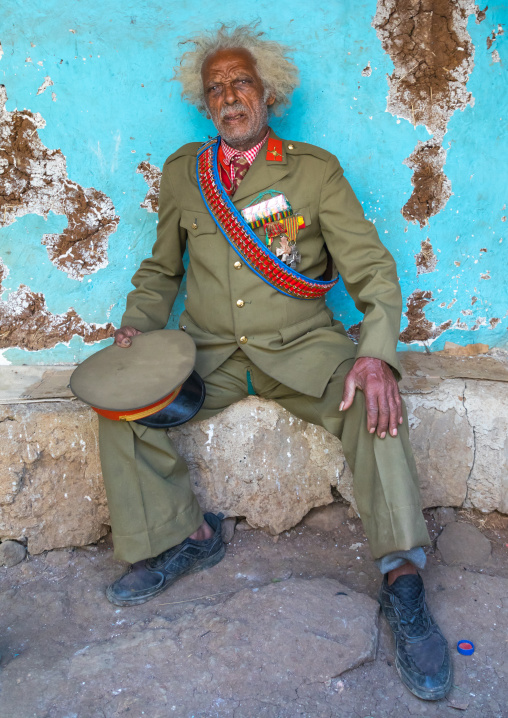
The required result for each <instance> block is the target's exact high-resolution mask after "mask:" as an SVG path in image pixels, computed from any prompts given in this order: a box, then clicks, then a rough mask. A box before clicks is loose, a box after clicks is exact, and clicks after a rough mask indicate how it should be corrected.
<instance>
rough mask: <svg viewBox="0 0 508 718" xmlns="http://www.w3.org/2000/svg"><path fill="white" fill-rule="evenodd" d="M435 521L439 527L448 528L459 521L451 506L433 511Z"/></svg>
mask: <svg viewBox="0 0 508 718" xmlns="http://www.w3.org/2000/svg"><path fill="white" fill-rule="evenodd" d="M432 514H433V516H434V520H435V521H436V523H437V524H439V526H446V525H447V524H451V523H453V522H454V521H457V513H456V511H455V509H454V508H452V507H451V506H440V507H439V508H437V509H434V511H432Z"/></svg>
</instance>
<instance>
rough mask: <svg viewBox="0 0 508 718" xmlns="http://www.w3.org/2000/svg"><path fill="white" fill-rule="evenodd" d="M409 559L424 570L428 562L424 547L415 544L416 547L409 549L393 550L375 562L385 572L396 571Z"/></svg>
mask: <svg viewBox="0 0 508 718" xmlns="http://www.w3.org/2000/svg"><path fill="white" fill-rule="evenodd" d="M408 561H409V563H412V564H413V566H416V568H419V569H420V570H421V571H423V569H424V568H425V564H426V563H427V556H426V555H425V551H424V550H423V547H422V546H415V548H412V549H409V551H393V552H392V553H389V554H386V556H382V557H381V558H378V559H376V561H375V564H376V566H377V567H378V569H379V570H380V571H381V573H383V574H384V573H388V572H389V571H394V570H395V569H396V568H400V567H401V566H403V565H404V564H405V563H407V562H408Z"/></svg>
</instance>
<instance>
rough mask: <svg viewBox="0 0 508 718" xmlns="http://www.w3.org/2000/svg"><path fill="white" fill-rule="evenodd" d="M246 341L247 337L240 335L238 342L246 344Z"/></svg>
mask: <svg viewBox="0 0 508 718" xmlns="http://www.w3.org/2000/svg"><path fill="white" fill-rule="evenodd" d="M248 341H249V340H248V339H247V337H240V344H247V342H248Z"/></svg>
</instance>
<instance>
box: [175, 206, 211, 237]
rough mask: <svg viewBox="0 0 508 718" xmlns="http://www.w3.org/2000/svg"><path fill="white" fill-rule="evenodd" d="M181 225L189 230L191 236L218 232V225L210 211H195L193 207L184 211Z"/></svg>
mask: <svg viewBox="0 0 508 718" xmlns="http://www.w3.org/2000/svg"><path fill="white" fill-rule="evenodd" d="M180 226H181V227H184V228H185V229H186V230H187V232H188V234H189V236H190V237H199V236H201V235H205V234H215V233H216V232H217V225H216V224H215V222H214V221H213V217H212V216H211V215H210V214H209V213H208V212H193V211H192V210H191V209H184V210H183V211H182V216H181V218H180Z"/></svg>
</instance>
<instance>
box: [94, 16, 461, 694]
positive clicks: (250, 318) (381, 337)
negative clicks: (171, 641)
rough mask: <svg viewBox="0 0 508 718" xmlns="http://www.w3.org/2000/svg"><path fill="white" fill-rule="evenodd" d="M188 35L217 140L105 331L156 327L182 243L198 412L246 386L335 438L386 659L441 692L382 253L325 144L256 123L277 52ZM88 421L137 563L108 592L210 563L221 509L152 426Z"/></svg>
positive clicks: (223, 37) (151, 588)
mask: <svg viewBox="0 0 508 718" xmlns="http://www.w3.org/2000/svg"><path fill="white" fill-rule="evenodd" d="M191 42H192V43H193V44H194V49H193V50H190V51H189V52H187V53H185V55H184V56H183V58H182V62H181V64H180V67H179V69H178V71H177V77H178V79H179V80H180V81H181V83H182V85H183V95H184V96H185V97H186V98H187V99H188V100H190V101H191V102H193V103H195V104H196V105H197V106H198V107H199V109H200V110H202V111H204V112H206V114H207V117H209V118H211V120H212V122H213V123H214V125H215V128H216V130H217V132H218V133H219V137H217V138H215V139H214V140H211V141H210V142H209V143H206V144H205V145H204V146H200V144H199V143H190V144H187V145H184V146H183V147H181V148H180V149H179V150H177V151H176V152H175V153H174V154H172V155H171V156H170V157H169V158H168V159H167V161H166V163H165V165H164V171H163V174H162V181H161V189H160V199H159V204H160V210H159V224H158V228H157V241H156V243H155V245H154V247H153V253H152V257H151V258H148V259H145V260H144V261H143V262H142V264H141V267H140V269H139V270H138V271H137V272H136V274H135V275H134V278H133V280H132V281H133V284H134V286H135V289H134V291H132V292H131V293H130V294H129V296H128V298H127V309H126V312H125V314H124V316H123V319H122V327H121V329H119V330H118V331H117V332H116V334H115V341H116V343H117V344H118V345H119V346H120V347H125V349H126V351H127V350H128V347H129V345H130V344H131V337H133V336H135V335H136V334H139V333H140V332H147V331H151V330H154V329H162V328H164V327H165V326H166V323H167V320H168V317H169V314H170V311H171V308H172V306H173V302H174V300H175V297H176V295H177V292H178V288H179V286H180V283H181V280H182V277H183V275H184V273H185V270H184V265H183V259H182V258H183V254H184V251H185V249H186V247H187V248H188V252H189V265H188V269H187V300H186V305H185V311H184V312H183V314H182V316H181V318H180V328H181V329H183V330H184V331H186V332H188V333H189V335H190V336H191V337H192V338H193V340H194V342H195V344H196V346H197V364H196V369H197V371H198V372H199V374H200V375H201V376H202V377H203V378H204V380H205V384H206V392H207V395H206V400H205V404H204V405H203V408H202V409H201V411H200V412H199V413H198V415H197V417H196V419H198V420H200V419H205V418H209V417H211V416H213V415H214V414H216V413H218V412H219V411H221V410H223V409H224V408H226V407H227V406H229V405H230V404H231V403H232V402H235V401H238V400H240V399H242V398H244V397H246V396H247V395H248V394H249V393H256V394H257V395H259V396H261V397H265V398H267V399H272V400H274V401H277V402H279V403H280V404H281V405H282V406H284V407H285V408H286V409H288V410H289V411H291V412H292V413H293V414H295V415H296V416H298V417H301V418H302V419H305V420H306V421H309V422H312V423H315V424H319V425H321V426H323V427H325V429H327V430H328V431H330V432H331V433H333V434H334V435H335V436H337V437H339V438H340V439H341V441H342V445H343V448H344V453H345V455H346V458H347V461H348V463H349V466H350V467H351V469H352V471H353V474H354V491H355V497H356V501H357V504H358V508H359V511H360V514H361V518H362V521H363V525H364V528H365V532H366V534H367V537H368V540H369V544H370V548H371V551H372V554H373V556H374V559H375V560H376V563H377V565H378V567H379V568H380V570H381V572H382V573H383V574H384V580H383V584H382V587H381V592H380V597H379V602H380V604H381V607H382V610H383V612H384V614H385V616H386V618H387V619H388V621H389V623H390V626H391V628H392V630H393V633H394V636H395V641H396V652H397V668H398V670H399V673H400V675H401V677H402V679H403V681H404V682H405V684H406V685H407V686H408V687H409V688H410V690H412V691H413V692H414V693H415V694H416V695H418V696H419V697H421V698H424V699H428V700H435V699H438V698H442V697H443V696H444V695H446V693H447V691H448V690H449V688H450V685H451V667H450V659H449V654H448V648H447V644H446V641H445V639H444V638H443V636H442V634H441V632H440V630H439V628H438V627H437V625H436V624H435V622H434V621H433V619H432V617H431V616H430V614H429V612H428V609H427V607H426V604H425V596H424V588H423V583H422V580H421V578H420V576H419V575H418V571H417V569H418V568H420V569H422V568H423V567H424V564H425V554H424V551H423V548H422V546H424V545H426V544H428V543H429V537H428V533H427V529H426V525H425V522H424V519H423V516H422V513H421V508H420V500H419V491H418V480H417V476H416V470H415V465H414V460H413V456H412V453H411V448H410V445H409V440H408V427H407V419H406V416H405V409H404V406H403V403H402V400H401V398H400V396H399V391H398V387H397V377H398V376H399V364H398V361H397V357H396V352H395V349H396V345H397V338H398V333H399V322H400V312H401V296H400V289H399V284H398V280H397V273H396V267H395V263H394V261H393V259H392V257H391V255H390V254H389V252H388V251H387V250H386V249H385V248H384V247H383V245H382V244H381V243H380V241H379V238H378V236H377V233H376V230H375V228H374V226H373V225H372V224H371V223H370V222H368V221H367V220H365V218H364V216H363V212H362V209H361V206H360V204H359V202H358V201H357V199H356V197H355V195H354V194H353V191H352V190H351V188H350V186H349V184H348V182H347V180H346V179H345V178H344V176H343V171H342V169H341V166H340V164H339V162H338V161H337V159H336V158H335V157H334V156H333V155H331V154H330V153H329V152H327V151H325V150H323V149H320V148H319V147H315V146H313V145H308V144H305V143H303V142H300V141H286V140H281V139H279V138H278V137H277V136H276V135H275V133H274V132H273V131H272V130H271V129H270V128H269V126H268V116H269V111H270V110H276V109H277V108H278V107H279V106H281V105H282V104H284V103H287V102H288V98H289V96H290V94H291V92H292V91H293V89H294V87H295V86H296V84H297V70H296V67H295V66H294V65H293V64H292V63H291V62H290V61H289V60H288V59H287V57H286V54H285V53H286V49H285V48H284V47H282V46H280V45H279V44H278V43H275V42H270V41H267V40H265V39H263V37H262V33H256V32H253V31H252V30H250V29H249V28H246V27H234V28H228V27H226V26H222V27H221V28H219V30H218V31H216V32H213V33H209V34H204V35H202V36H199V37H197V38H194V39H193V40H192V41H191ZM330 258H331V259H332V260H333V263H334V265H335V266H336V267H337V269H338V271H339V273H340V275H341V276H342V279H343V281H344V284H345V286H346V288H347V290H348V292H349V293H350V295H351V296H352V298H353V299H354V301H355V304H356V306H357V307H358V308H359V309H360V311H362V312H363V313H364V315H365V316H364V320H363V323H362V329H361V334H360V339H359V342H358V345H355V344H353V342H352V341H351V340H350V339H349V338H348V336H347V334H346V332H345V331H344V327H343V326H342V324H341V323H340V322H338V321H336V320H334V319H333V316H332V313H331V312H330V310H329V309H327V308H326V305H325V294H326V292H327V291H328V289H330V288H331V287H332V286H333V285H334V284H335V279H334V278H333V275H332V276H330V272H329V271H328V269H329V268H330V265H331V262H330ZM327 267H328V269H327ZM358 390H359V391H358ZM100 421H101V426H100V429H101V433H100V448H101V459H102V466H103V473H104V479H105V483H106V489H107V495H108V501H109V507H110V511H111V521H112V529H113V538H114V543H115V550H116V555H117V556H118V558H121V559H124V560H127V561H129V562H130V563H132V564H133V565H132V567H131V569H130V571H128V572H127V573H126V574H124V575H123V576H122V577H120V578H119V579H118V580H117V581H115V582H114V583H113V584H112V585H111V586H110V587H109V588H108V591H107V596H108V598H109V600H110V601H112V602H113V603H115V604H117V605H121V606H127V605H133V604H138V603H142V602H144V601H147V600H149V599H150V598H152V597H154V596H156V595H158V594H159V593H160V592H161V591H163V590H165V589H166V588H167V587H168V586H169V585H171V584H172V583H173V582H174V581H175V580H176V579H177V578H179V577H180V576H183V575H185V574H187V573H190V572H191V571H197V570H200V569H202V568H206V567H209V566H212V565H213V564H214V563H217V562H218V561H220V559H221V558H222V557H223V555H224V546H223V544H222V540H221V537H220V519H219V518H218V517H216V516H214V515H213V514H206V515H205V517H203V515H202V513H201V510H200V508H199V506H198V503H197V501H196V499H195V497H194V495H193V493H192V491H191V488H190V483H189V477H188V472H187V468H186V466H185V463H184V462H183V461H182V460H181V459H180V458H179V456H178V455H177V453H176V451H175V449H174V447H173V445H172V444H171V442H170V440H169V439H168V436H167V434H166V432H165V431H164V430H161V429H152V428H147V427H145V426H140V425H138V424H135V423H129V422H123V423H121V422H114V421H110V420H108V419H104V418H101V420H100ZM217 480H218V481H220V480H221V477H217ZM309 610H312V606H309Z"/></svg>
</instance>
